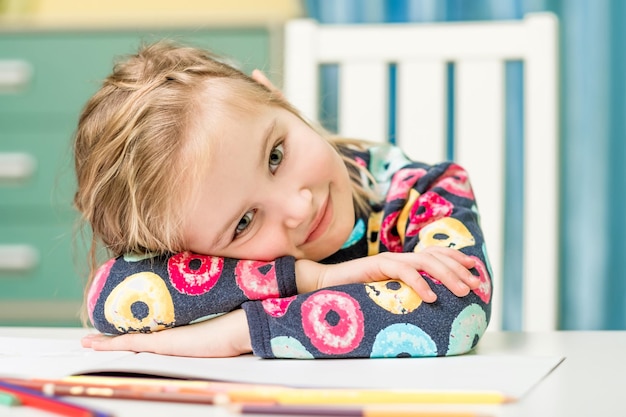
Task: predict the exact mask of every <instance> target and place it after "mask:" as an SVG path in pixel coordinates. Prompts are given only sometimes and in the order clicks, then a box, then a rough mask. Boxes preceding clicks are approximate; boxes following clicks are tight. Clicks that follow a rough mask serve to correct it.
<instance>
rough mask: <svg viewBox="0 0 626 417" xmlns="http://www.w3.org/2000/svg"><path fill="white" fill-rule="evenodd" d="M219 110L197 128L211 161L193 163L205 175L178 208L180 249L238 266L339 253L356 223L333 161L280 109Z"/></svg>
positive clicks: (337, 161)
mask: <svg viewBox="0 0 626 417" xmlns="http://www.w3.org/2000/svg"><path fill="white" fill-rule="evenodd" d="M225 107H227V109H223V108H222V110H220V117H218V118H213V122H211V123H209V122H200V125H199V126H200V129H199V130H200V131H201V132H203V133H202V134H203V135H204V136H203V137H206V138H207V140H211V144H210V146H209V148H210V155H208V156H207V158H206V160H205V161H202V160H201V161H200V163H201V164H205V165H206V167H207V169H206V170H204V171H202V174H201V175H200V177H199V181H200V184H199V186H198V187H197V193H198V195H195V196H191V198H190V199H189V202H188V203H186V204H184V206H183V209H184V212H183V214H184V219H185V224H184V231H183V233H184V238H185V243H186V246H187V249H188V250H191V251H193V252H196V253H200V254H206V255H213V256H223V257H231V258H237V259H255V260H273V259H276V258H278V257H280V256H286V255H291V256H294V257H296V258H298V259H303V258H304V259H311V260H315V261H318V260H321V259H323V258H325V257H327V256H329V255H331V254H333V253H334V252H336V251H337V250H339V248H340V247H341V246H342V244H343V243H344V242H345V241H346V240H347V238H348V236H349V235H350V232H351V231H352V227H353V225H354V220H355V219H354V207H353V201H352V185H351V181H350V178H349V175H348V170H347V168H346V166H345V164H344V163H343V161H342V159H341V157H340V155H339V154H338V153H337V152H336V151H335V150H334V149H333V148H332V147H331V146H330V145H329V144H328V142H327V141H326V140H324V139H323V138H322V137H321V136H320V135H319V134H318V133H316V132H315V131H314V130H313V129H311V128H310V127H309V126H308V125H307V124H306V123H304V122H303V121H302V120H300V119H299V118H298V117H297V116H295V115H294V114H292V113H291V112H289V111H287V110H285V109H282V108H279V107H275V106H269V105H258V106H256V107H255V108H254V110H251V111H250V110H248V111H244V110H243V109H238V108H235V107H232V106H225ZM200 120H203V121H204V120H209V117H208V116H207V117H206V118H204V117H202V115H201V119H200ZM209 138H210V139H209Z"/></svg>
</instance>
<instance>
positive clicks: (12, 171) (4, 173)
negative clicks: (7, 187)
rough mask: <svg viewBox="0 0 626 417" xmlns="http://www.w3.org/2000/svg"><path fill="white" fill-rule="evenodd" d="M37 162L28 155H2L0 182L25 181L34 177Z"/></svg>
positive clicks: (0, 158) (0, 157)
mask: <svg viewBox="0 0 626 417" xmlns="http://www.w3.org/2000/svg"><path fill="white" fill-rule="evenodd" d="M36 169H37V160H36V159H35V158H34V157H33V156H32V155H29V154H27V153H18V152H16V153H8V152H7V153H0V181H25V180H27V179H29V178H31V177H32V176H33V174H34V173H35V170H36Z"/></svg>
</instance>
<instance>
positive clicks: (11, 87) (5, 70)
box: [0, 59, 33, 93]
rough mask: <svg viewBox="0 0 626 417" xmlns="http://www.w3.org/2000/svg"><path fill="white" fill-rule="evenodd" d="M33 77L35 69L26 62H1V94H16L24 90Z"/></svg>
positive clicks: (16, 60)
mask: <svg viewBox="0 0 626 417" xmlns="http://www.w3.org/2000/svg"><path fill="white" fill-rule="evenodd" d="M32 76H33V67H32V66H31V65H30V64H29V63H28V62H26V61H21V60H18V59H15V60H0V92H2V93H7V92H8V93H15V92H18V91H20V90H23V89H24V88H25V87H26V86H27V85H28V84H29V83H30V80H31V78H32Z"/></svg>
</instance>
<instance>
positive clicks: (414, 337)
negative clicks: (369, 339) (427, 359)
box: [370, 323, 437, 358]
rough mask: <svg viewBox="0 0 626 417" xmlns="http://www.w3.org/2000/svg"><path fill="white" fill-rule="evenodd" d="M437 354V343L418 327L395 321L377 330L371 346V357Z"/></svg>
mask: <svg viewBox="0 0 626 417" xmlns="http://www.w3.org/2000/svg"><path fill="white" fill-rule="evenodd" d="M405 356H406V357H419V356H437V345H436V344H435V342H434V341H433V339H432V338H431V337H430V336H429V335H428V334H427V333H426V332H425V331H423V330H422V329H420V328H419V327H417V326H415V325H413V324H410V323H396V324H392V325H391V326H388V327H386V328H384V329H383V330H381V331H380V332H378V334H377V335H376V339H375V340H374V345H373V346H372V353H371V355H370V357H371V358H397V357H405Z"/></svg>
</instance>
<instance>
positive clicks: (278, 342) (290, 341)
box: [270, 336, 314, 359]
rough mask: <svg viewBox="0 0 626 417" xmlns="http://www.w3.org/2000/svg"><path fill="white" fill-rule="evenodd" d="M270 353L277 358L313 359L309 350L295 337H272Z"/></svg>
mask: <svg viewBox="0 0 626 417" xmlns="http://www.w3.org/2000/svg"><path fill="white" fill-rule="evenodd" d="M270 344H271V345H272V353H273V354H274V355H275V356H276V357H277V358H287V359H314V357H313V355H312V354H311V352H309V351H308V350H306V348H305V347H304V345H303V344H302V343H301V342H300V341H299V340H298V339H296V338H295V337H291V336H278V337H274V338H272V340H271V342H270Z"/></svg>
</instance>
